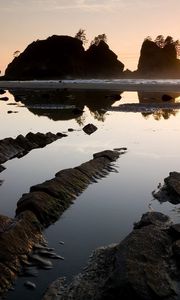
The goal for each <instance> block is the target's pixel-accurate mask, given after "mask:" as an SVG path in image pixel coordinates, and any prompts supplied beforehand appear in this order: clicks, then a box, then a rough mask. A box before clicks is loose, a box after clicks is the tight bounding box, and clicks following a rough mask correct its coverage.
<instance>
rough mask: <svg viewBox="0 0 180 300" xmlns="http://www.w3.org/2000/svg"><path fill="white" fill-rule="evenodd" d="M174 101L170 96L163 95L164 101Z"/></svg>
mask: <svg viewBox="0 0 180 300" xmlns="http://www.w3.org/2000/svg"><path fill="white" fill-rule="evenodd" d="M172 99H173V97H172V96H170V95H166V94H165V95H162V101H170V100H172Z"/></svg>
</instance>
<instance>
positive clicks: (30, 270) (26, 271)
mask: <svg viewBox="0 0 180 300" xmlns="http://www.w3.org/2000/svg"><path fill="white" fill-rule="evenodd" d="M22 276H23V277H24V276H25V277H36V276H38V270H37V268H36V267H34V266H33V267H32V266H26V267H23V269H22Z"/></svg>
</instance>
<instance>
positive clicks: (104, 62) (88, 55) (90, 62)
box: [85, 41, 124, 78]
mask: <svg viewBox="0 0 180 300" xmlns="http://www.w3.org/2000/svg"><path fill="white" fill-rule="evenodd" d="M85 61H86V68H87V71H86V73H87V75H88V74H91V75H92V76H93V77H102V78H103V77H117V76H118V77H119V76H120V75H122V74H121V73H122V72H123V69H124V64H123V63H121V62H120V61H118V59H117V55H116V54H115V53H114V52H113V51H111V50H110V49H109V46H108V45H107V44H106V43H105V42H104V41H100V42H99V44H98V45H96V44H93V45H91V46H90V47H89V49H88V50H87V51H86V52H85Z"/></svg>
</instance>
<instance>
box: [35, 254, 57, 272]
mask: <svg viewBox="0 0 180 300" xmlns="http://www.w3.org/2000/svg"><path fill="white" fill-rule="evenodd" d="M30 258H31V259H32V260H34V261H35V262H36V263H38V264H39V266H40V267H41V268H43V269H52V262H51V261H50V260H48V259H46V258H42V257H41V256H40V255H38V254H31V256H30Z"/></svg>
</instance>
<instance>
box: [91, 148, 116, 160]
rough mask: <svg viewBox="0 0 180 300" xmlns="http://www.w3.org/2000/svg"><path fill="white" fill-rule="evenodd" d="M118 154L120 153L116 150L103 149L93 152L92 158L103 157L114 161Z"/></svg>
mask: <svg viewBox="0 0 180 300" xmlns="http://www.w3.org/2000/svg"><path fill="white" fill-rule="evenodd" d="M119 155H120V154H119V152H118V151H111V150H105V151H101V152H98V153H94V154H93V158H99V157H105V158H107V159H109V160H110V161H114V160H117V159H118V157H119Z"/></svg>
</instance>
